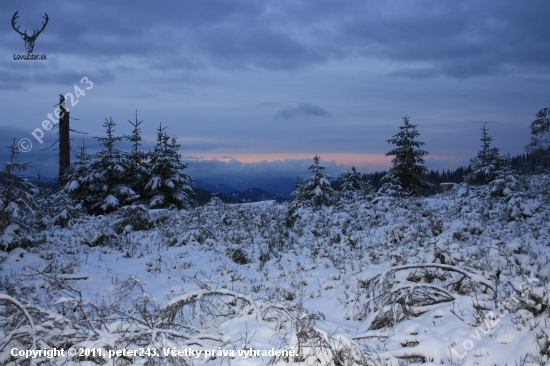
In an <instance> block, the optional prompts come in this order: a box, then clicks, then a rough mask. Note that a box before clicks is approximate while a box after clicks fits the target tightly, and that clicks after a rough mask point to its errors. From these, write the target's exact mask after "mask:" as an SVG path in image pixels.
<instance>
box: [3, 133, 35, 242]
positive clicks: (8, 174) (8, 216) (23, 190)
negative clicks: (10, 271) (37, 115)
mask: <svg viewBox="0 0 550 366" xmlns="http://www.w3.org/2000/svg"><path fill="white" fill-rule="evenodd" d="M6 147H7V148H8V152H9V154H10V160H9V161H8V162H5V163H3V164H2V165H3V166H4V169H3V172H2V173H3V175H4V177H3V180H2V182H1V184H0V229H1V231H2V233H3V235H2V237H1V238H0V240H1V241H2V242H3V244H4V250H7V249H8V247H10V246H17V241H18V240H19V241H20V240H21V239H22V237H21V236H20V235H19V234H20V233H19V231H20V230H22V229H28V227H27V226H28V225H27V222H28V220H25V217H27V216H28V215H32V214H33V213H34V210H33V206H34V205H33V190H34V188H35V187H34V186H33V185H32V184H31V183H27V182H25V181H23V180H21V179H18V178H17V177H16V176H15V174H14V173H15V171H16V170H21V171H25V170H26V169H27V168H29V167H31V163H30V162H20V161H17V155H18V154H19V153H20V151H19V147H18V146H17V145H16V144H15V139H13V143H12V144H11V145H9V146H6Z"/></svg>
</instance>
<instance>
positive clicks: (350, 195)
mask: <svg viewBox="0 0 550 366" xmlns="http://www.w3.org/2000/svg"><path fill="white" fill-rule="evenodd" d="M338 184H339V186H340V191H339V193H338V197H339V199H340V200H346V201H350V200H358V199H364V198H367V197H369V196H371V195H372V193H373V191H372V187H371V185H370V184H369V183H368V182H365V181H364V180H363V179H362V176H361V173H359V172H358V171H357V169H355V167H352V168H351V173H350V172H345V173H342V174H340V176H339V177H338Z"/></svg>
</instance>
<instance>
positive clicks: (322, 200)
mask: <svg viewBox="0 0 550 366" xmlns="http://www.w3.org/2000/svg"><path fill="white" fill-rule="evenodd" d="M320 161H321V157H320V156H318V155H315V157H314V158H313V162H314V163H313V164H312V165H310V166H309V170H310V171H311V173H313V175H312V176H311V177H309V178H306V179H304V180H303V181H302V182H301V184H300V183H299V182H298V181H297V182H296V183H297V184H296V191H294V192H293V193H292V195H291V198H292V200H293V204H294V205H298V206H311V207H320V206H329V205H331V204H332V203H333V201H334V197H335V192H334V190H333V189H332V187H331V186H330V179H331V177H329V176H328V175H326V174H323V170H325V169H326V168H325V167H324V166H321V165H320V164H319V163H320Z"/></svg>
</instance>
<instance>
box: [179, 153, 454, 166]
mask: <svg viewBox="0 0 550 366" xmlns="http://www.w3.org/2000/svg"><path fill="white" fill-rule="evenodd" d="M186 155H187V154H186ZM189 155H193V154H189ZM189 155H188V156H189ZM318 155H319V156H320V157H321V162H323V161H324V162H332V161H334V162H335V163H336V164H338V165H344V166H352V165H353V166H356V167H357V168H367V169H369V170H370V169H375V170H386V169H389V168H390V167H391V165H392V164H391V160H392V159H393V157H392V156H385V155H384V154H354V153H330V152H326V153H322V152H321V153H318ZM195 156H200V158H199V159H185V158H184V160H219V161H223V162H226V163H227V162H229V161H230V160H232V159H235V160H238V161H239V162H241V163H243V164H253V163H260V162H262V161H268V162H274V161H284V160H302V159H311V160H313V157H314V156H315V155H314V154H311V153H248V154H247V153H235V154H197V155H195ZM430 157H431V158H432V159H434V160H444V161H447V162H449V163H451V164H452V163H458V162H459V160H460V159H458V158H456V157H452V156H434V155H431V156H430Z"/></svg>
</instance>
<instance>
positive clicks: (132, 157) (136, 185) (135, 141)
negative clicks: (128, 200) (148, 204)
mask: <svg viewBox="0 0 550 366" xmlns="http://www.w3.org/2000/svg"><path fill="white" fill-rule="evenodd" d="M128 122H129V123H130V124H131V125H132V127H133V129H132V133H131V134H130V135H124V138H125V139H126V140H127V141H129V142H130V143H131V146H132V150H131V151H130V152H128V153H126V158H127V159H128V161H129V162H130V166H129V169H128V172H127V178H126V179H127V182H128V184H129V185H130V188H132V190H133V191H134V192H135V193H136V195H138V196H140V197H144V196H145V185H146V184H147V182H149V179H150V177H149V175H148V173H147V168H146V166H145V163H146V161H147V159H148V155H147V153H146V152H144V151H141V150H140V147H141V140H142V139H141V135H140V132H141V128H140V127H139V126H140V125H141V124H142V123H143V121H139V120H138V118H137V111H136V119H135V121H134V122H132V121H130V120H128Z"/></svg>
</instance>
